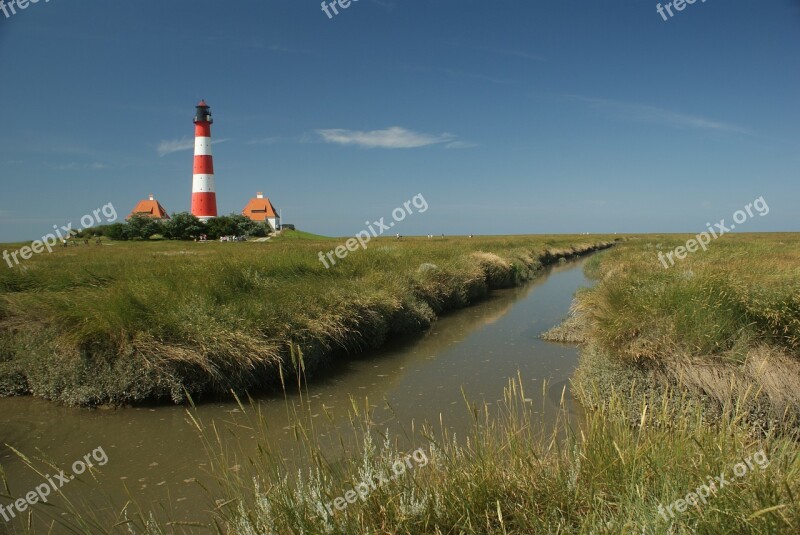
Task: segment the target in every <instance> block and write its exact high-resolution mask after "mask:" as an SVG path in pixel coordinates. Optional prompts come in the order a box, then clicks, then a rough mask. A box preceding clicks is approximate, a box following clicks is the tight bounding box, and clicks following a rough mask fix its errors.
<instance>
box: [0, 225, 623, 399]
mask: <svg viewBox="0 0 800 535" xmlns="http://www.w3.org/2000/svg"><path fill="white" fill-rule="evenodd" d="M340 242H342V243H343V240H332V239H324V240H322V239H317V238H315V237H314V236H310V235H306V234H301V233H287V234H286V235H285V236H281V237H279V238H275V239H273V240H271V241H269V242H266V243H253V242H247V243H217V242H210V243H185V242H163V241H162V242H125V243H123V242H111V243H106V244H105V245H103V246H95V245H92V246H89V247H75V248H65V249H57V250H56V251H55V252H54V253H52V254H49V255H48V254H42V255H36V256H34V257H33V258H32V259H31V260H29V261H27V262H25V263H24V264H22V265H21V266H20V267H17V268H15V269H13V270H12V269H8V268H7V267H3V269H0V395H20V394H32V395H36V396H40V397H43V398H46V399H52V400H56V401H59V402H62V403H65V404H69V405H88V406H96V405H116V406H118V405H126V404H133V403H138V402H142V401H151V400H160V401H167V402H168V401H173V402H181V401H183V400H185V393H186V392H188V393H190V394H191V395H193V396H195V397H199V396H202V395H204V394H208V395H212V396H213V395H227V394H228V392H229V391H230V390H234V391H236V392H238V393H244V392H246V391H257V390H269V389H273V388H277V387H278V384H279V377H278V374H277V370H278V364H279V363H281V362H283V363H286V362H287V359H288V358H289V353H290V350H289V348H290V347H291V346H292V345H297V346H299V347H301V348H302V349H303V351H304V353H305V356H306V366H307V372H308V374H309V376H314V375H316V374H319V373H322V371H323V370H324V369H325V367H326V366H327V365H329V363H330V362H331V360H332V359H337V358H341V357H342V355H346V354H348V353H357V352H360V351H364V350H367V349H371V348H375V347H378V346H380V345H381V344H383V343H384V341H385V340H387V339H388V338H389V337H391V336H395V335H398V334H408V333H413V332H420V331H423V330H424V329H426V328H427V327H428V326H430V324H431V322H433V321H435V319H436V318H437V316H438V315H440V314H442V313H444V312H447V311H449V310H453V309H456V308H461V307H465V306H468V305H470V304H472V303H474V302H476V301H478V300H480V299H482V298H483V297H485V296H486V295H487V294H488V292H489V291H490V290H491V289H493V288H500V287H508V286H513V285H518V284H521V283H522V282H524V281H526V280H528V279H530V278H532V277H533V276H535V274H536V273H537V272H538V270H539V269H540V268H541V267H542V264H543V263H547V262H551V261H553V259H556V258H558V257H561V256H573V255H575V254H579V253H581V252H586V251H588V250H591V249H592V248H595V247H598V246H605V245H607V244H609V243H610V240H609V239H608V238H607V237H602V236H600V237H585V236H584V237H578V236H560V237H547V236H515V237H494V238H474V239H468V238H446V239H436V240H427V239H409V238H405V239H403V240H394V239H376V240H373V241H372V242H370V244H369V247H368V248H367V249H366V250H363V251H362V250H358V251H355V252H352V253H350V254H349V255H348V256H347V258H345V259H343V260H338V262H337V264H336V265H335V266H332V267H331V269H325V267H324V266H323V265H322V263H321V262H320V261H319V260H318V253H319V252H320V251H323V252H324V251H329V250H330V249H331V248H332V247H335V246H336V245H338V244H340Z"/></svg>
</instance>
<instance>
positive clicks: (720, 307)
mask: <svg viewBox="0 0 800 535" xmlns="http://www.w3.org/2000/svg"><path fill="white" fill-rule="evenodd" d="M684 242H685V238H681V237H678V236H646V237H645V236H642V237H637V238H636V239H633V240H631V241H630V242H628V243H626V244H625V245H624V246H621V247H619V248H617V249H615V250H613V251H608V252H607V253H605V254H603V255H599V256H597V257H595V258H593V259H591V260H590V261H589V263H588V264H587V271H588V272H589V273H590V274H591V275H593V276H595V277H597V278H598V280H599V283H598V284H597V285H596V286H595V287H594V288H592V289H591V290H586V291H584V292H581V293H579V295H578V296H577V301H576V304H575V306H574V309H575V313H576V314H577V316H578V318H579V321H578V323H582V324H583V326H584V329H583V332H582V334H581V335H580V336H584V337H585V338H586V341H587V347H586V349H585V350H584V352H583V360H582V364H581V367H580V369H579V372H578V375H577V379H578V382H581V383H584V384H589V383H592V384H593V385H594V387H593V388H586V389H584V390H582V391H581V392H582V395H583V401H584V402H585V403H586V404H588V405H592V406H594V405H597V404H601V403H602V402H603V398H604V397H605V393H606V391H607V390H608V389H610V388H612V387H615V388H617V389H622V390H624V391H628V392H631V393H632V395H631V396H630V399H632V400H634V401H635V402H634V403H632V404H631V407H630V410H629V412H630V415H631V418H632V419H635V418H636V412H637V410H638V408H639V404H638V402H639V400H640V399H641V398H646V399H650V400H651V403H653V404H655V405H658V404H659V399H660V398H661V397H663V395H664V393H665V391H666V390H667V389H675V390H677V391H679V392H685V393H687V394H688V400H689V401H688V402H692V403H699V404H700V405H702V406H703V407H704V408H705V410H706V414H707V416H708V417H711V418H716V417H718V416H719V415H720V414H721V413H722V412H724V411H728V410H730V408H731V407H735V406H739V407H741V408H742V409H743V410H744V411H745V412H746V413H747V414H748V420H749V421H750V423H751V424H752V425H753V426H754V427H755V428H757V429H759V430H760V432H763V431H764V429H767V428H770V427H772V426H775V425H784V426H785V425H786V424H787V422H788V423H789V424H788V425H789V427H790V428H793V427H794V424H795V423H796V422H797V421H798V418H800V236H798V235H792V234H768V235H758V234H752V235H734V236H726V237H725V238H724V239H721V240H717V241H715V242H714V243H712V244H711V245H710V246H709V250H708V251H705V252H704V251H698V252H696V253H694V254H690V255H689V256H688V258H687V259H686V260H684V261H681V262H678V264H676V265H675V266H672V267H669V268H664V266H663V264H662V263H661V262H660V261H659V258H658V253H659V252H666V251H667V250H672V249H673V248H674V247H676V246H678V245H683V243H684ZM574 323H575V322H574V320H573V327H574V326H575V325H574ZM580 330H581V329H578V331H580Z"/></svg>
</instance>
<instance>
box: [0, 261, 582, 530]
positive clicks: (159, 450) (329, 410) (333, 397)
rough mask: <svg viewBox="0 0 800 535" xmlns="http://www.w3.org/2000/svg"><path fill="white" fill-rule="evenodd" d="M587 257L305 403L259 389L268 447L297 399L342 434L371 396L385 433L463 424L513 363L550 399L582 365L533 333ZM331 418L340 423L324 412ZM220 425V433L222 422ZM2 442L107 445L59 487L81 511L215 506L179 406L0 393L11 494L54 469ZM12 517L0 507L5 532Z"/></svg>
mask: <svg viewBox="0 0 800 535" xmlns="http://www.w3.org/2000/svg"><path fill="white" fill-rule="evenodd" d="M582 263H583V261H578V262H572V263H568V264H565V265H560V266H556V267H553V268H551V269H549V270H548V271H547V272H546V273H545V274H544V275H543V276H541V277H539V278H538V279H537V280H535V281H534V282H532V283H530V284H528V285H527V286H525V287H522V288H516V289H511V290H502V291H497V292H494V293H493V295H492V297H491V298H490V299H488V300H486V301H484V302H482V303H480V304H479V305H477V306H474V307H471V308H468V309H465V310H461V311H458V312H456V313H453V314H450V315H448V316H446V317H444V318H442V319H440V320H439V321H438V322H436V323H435V324H434V326H433V327H432V329H431V330H430V331H429V332H427V333H425V334H424V335H420V336H416V337H413V338H410V339H406V340H402V341H396V342H393V343H392V344H390V345H389V346H387V347H385V348H384V349H382V350H381V351H379V352H375V353H371V354H369V355H364V356H362V357H359V358H354V359H352V360H349V361H347V362H345V363H343V364H341V365H339V366H338V367H337V368H336V369H335V370H332V372H331V373H330V374H329V376H328V378H326V379H324V380H321V381H317V382H315V383H314V384H312V385H310V386H309V387H308V391H307V400H308V401H309V404H308V405H302V407H301V405H300V403H299V397H298V396H291V395H290V396H288V397H287V398H284V397H283V396H271V397H264V398H261V399H259V400H257V401H256V402H255V403H257V405H258V406H259V408H260V410H261V412H262V415H263V418H264V420H265V421H266V422H267V423H268V426H269V435H268V436H269V438H268V442H269V443H270V447H271V448H272V447H274V448H275V449H276V450H280V451H281V452H282V453H281V455H282V456H286V457H289V460H290V461H291V455H292V454H291V450H292V447H293V444H294V443H295V442H294V439H293V430H292V428H291V427H290V426H289V422H290V417H289V415H288V412H289V411H290V410H291V409H292V408H296V409H297V408H298V407H300V408H299V409H297V410H300V411H302V412H304V413H305V414H308V415H309V418H310V419H311V421H313V422H315V424H314V425H315V426H317V425H318V428H317V431H318V433H319V434H320V436H321V437H322V439H323V440H325V439H329V440H330V441H331V443H332V444H333V443H338V441H339V440H340V437H339V432H338V430H337V429H336V426H337V425H339V426H342V427H343V428H348V429H349V427H350V423H349V421H348V412H349V411H350V410H351V408H352V405H351V403H352V402H353V401H354V402H356V403H357V404H358V405H359V406H360V407H365V406H368V407H369V408H370V411H371V417H372V420H373V421H374V422H376V423H378V424H379V427H380V428H381V429H388V430H389V431H390V432H391V433H399V434H401V435H406V436H408V435H410V434H411V433H412V431H411V430H412V429H414V428H415V429H419V426H420V424H422V423H423V422H426V421H427V422H436V423H437V425H438V422H439V420H440V417H441V418H442V420H443V421H444V422H445V424H446V426H447V427H448V428H449V429H451V430H453V431H455V432H456V433H457V435H460V436H464V435H465V434H466V432H467V431H468V430H469V428H470V417H469V414H468V411H467V410H466V408H465V407H466V406H465V401H464V398H465V397H466V398H467V399H469V400H470V401H473V402H483V401H485V402H487V403H492V404H495V403H497V402H498V401H499V400H500V399H502V395H503V388H504V387H505V386H506V385H507V383H508V379H509V378H510V377H514V376H516V375H517V372H518V371H519V372H520V373H521V376H522V377H523V379H524V381H525V387H526V389H527V391H528V392H529V397H532V398H536V397H538V398H539V399H540V400H541V399H542V398H541V396H542V395H541V385H542V381H547V382H548V383H550V384H551V385H553V387H554V391H555V393H553V394H552V399H549V400H548V399H545V400H544V403H539V405H546V404H552V405H556V404H557V403H558V394H557V393H560V391H561V387H562V386H564V385H566V384H567V381H568V379H569V377H570V375H571V373H572V371H573V370H574V368H575V366H576V365H577V350H576V349H575V348H573V347H570V346H564V345H558V344H550V343H547V342H543V341H541V340H539V339H538V338H537V337H538V335H539V334H540V333H541V332H543V331H545V330H547V329H549V328H550V327H552V326H553V325H555V324H557V323H558V322H559V321H560V319H562V318H563V317H564V315H565V314H566V313H567V311H568V309H569V305H570V302H571V300H572V295H573V294H574V292H575V291H576V290H577V289H578V288H579V287H581V286H588V285H589V284H590V283H589V281H587V280H586V279H585V278H584V276H583V270H582ZM193 413H194V414H195V415H196V417H198V418H201V419H202V420H203V422H205V423H206V424H209V423H211V422H215V423H217V425H218V427H219V428H220V429H222V430H225V429H226V428H230V427H233V424H231V422H233V421H234V420H236V421H239V422H241V419H242V415H241V414H240V411H239V409H238V407H237V405H236V403H234V402H214V403H205V404H202V405H200V406H199V407H197V409H196V410H195V411H194V412H193ZM331 418H332V419H333V421H334V422H338V423H334V424H331V423H330V422H331ZM236 430H237V431H236V435H237V437H238V438H237V439H236V443H237V444H238V446H239V447H243V448H244V449H245V450H247V448H249V447H252V446H253V444H254V443H255V441H254V440H253V439H252V438H251V436H252V432H251V431H249V430H247V429H246V428H242V427H237V428H236ZM223 435H224V436H227V434H226V433H225V432H224V431H223ZM5 444H7V445H9V446H11V447H13V448H15V449H17V450H19V451H21V452H23V453H25V454H26V455H29V456H34V457H41V458H46V459H48V460H50V461H51V462H54V463H55V464H57V465H58V466H59V467H60V468H66V469H69V467H70V466H71V465H72V464H73V463H74V462H75V461H77V460H80V459H84V458H85V456H86V455H87V454H90V453H91V452H93V451H97V449H98V448H102V454H105V457H107V462H106V463H104V466H102V468H101V469H100V470H101V473H100V474H99V475H98V476H97V477H96V479H94V478H91V477H86V476H85V475H84V476H81V477H79V478H77V479H76V480H74V481H70V482H69V483H68V484H65V485H64V486H63V488H62V489H61V491H62V492H63V493H64V496H65V497H66V498H68V499H69V500H71V501H72V502H73V503H74V507H75V508H76V509H77V510H79V511H80V512H81V513H82V514H83V515H89V516H91V515H92V514H94V513H99V514H103V513H104V512H107V511H108V509H109V508H111V507H113V508H114V509H116V510H117V511H118V510H119V509H120V508H121V507H122V505H124V504H125V502H126V501H128V500H129V499H133V500H135V501H136V502H137V504H138V505H139V506H140V507H142V508H143V509H150V508H153V509H161V508H162V506H166V507H167V508H169V509H170V510H171V511H172V512H171V514H170V516H171V517H172V518H173V519H178V520H192V519H204V518H205V514H206V513H205V511H208V510H209V509H210V508H212V507H213V501H214V499H213V498H214V497H213V495H209V494H208V493H207V492H205V491H204V490H203V489H202V487H201V485H199V484H198V481H199V482H201V483H208V482H209V481H210V476H209V475H208V471H209V460H208V459H209V457H208V454H207V453H206V451H205V449H204V448H203V445H202V443H201V441H200V440H199V439H198V435H197V432H196V430H195V429H194V428H193V426H192V425H191V423H190V422H189V421H188V418H187V411H186V408H185V407H158V408H135V409H124V410H117V411H88V410H79V409H68V408H63V407H59V406H56V405H54V404H51V403H48V402H44V401H40V400H36V399H31V398H11V399H0V445H2V446H0V448H1V449H0V465H1V466H2V468H3V471H4V472H5V480H6V482H7V484H8V486H9V488H10V495H11V496H13V497H14V498H18V497H20V496H24V495H25V494H26V493H27V492H28V491H31V490H34V489H35V488H36V487H37V486H38V485H41V484H42V483H43V482H44V481H45V479H44V477H43V476H44V475H52V474H54V473H55V472H56V471H54V470H52V469H50V470H48V471H47V472H48V473H42V474H36V473H35V472H33V471H32V470H31V469H30V468H28V467H26V466H25V463H24V462H23V461H22V460H20V459H19V458H18V457H17V456H16V455H15V454H14V453H13V452H12V451H11V450H10V449H9V448H8V447H6V446H5ZM332 451H333V450H332ZM287 452H289V453H287ZM97 453H98V458H99V459H101V460H102V459H103V458H104V456H103V455H102V454H101V453H100V452H97ZM351 454H352V453H351ZM332 455H333V456H335V455H348V453H347V452H339V453H332ZM90 460H91V458H90ZM94 464H99V463H97V462H94ZM243 464H246V463H243ZM230 468H232V469H234V470H238V469H241V468H240V466H238V465H237V466H231V467H230ZM68 471H69V470H68ZM43 472H44V469H43ZM56 484H58V481H56ZM7 494H9V492H7V490H6V489H5V485H4V484H2V483H1V482H0V505H8V504H9V503H10V502H11V501H12V500H11V499H10V498H9V497H8V496H7ZM212 494H213V493H212ZM159 503H160V504H161V505H160V506H158V507H156V504H159ZM90 504H91V505H90ZM35 510H36V511H37V512H36V516H37V517H42V516H45V515H50V517H51V518H53V517H55V518H66V517H65V516H64V515H63V513H61V512H60V511H59V510H58V509H56V508H54V507H42V506H41V505H37V506H36V509H35ZM6 514H8V513H6ZM14 525H15V524H14V522H13V521H12V522H11V523H7V522H5V521H4V519H3V517H2V516H0V533H3V532H4V531H10V528H11V527H12V526H14ZM16 525H17V526H18V524H16ZM11 529H13V528H11ZM62 530H65V528H63V527H62V528H56V530H55V531H53V532H54V533H59V532H62ZM37 531H38V530H37ZM42 532H45V533H46V531H42ZM63 532H67V531H63Z"/></svg>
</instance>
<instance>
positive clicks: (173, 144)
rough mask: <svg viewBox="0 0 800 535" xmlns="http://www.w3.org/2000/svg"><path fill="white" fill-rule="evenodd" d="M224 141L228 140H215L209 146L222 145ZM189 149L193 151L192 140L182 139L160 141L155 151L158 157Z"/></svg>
mask: <svg viewBox="0 0 800 535" xmlns="http://www.w3.org/2000/svg"><path fill="white" fill-rule="evenodd" d="M225 141H228V140H227V139H215V140H213V141H212V142H211V144H212V145H216V144H217V143H223V142H225ZM189 149H194V138H189V137H182V138H181V139H172V140H166V141H162V142H161V143H159V144H158V149H157V150H158V155H159V156H166V155H167V154H172V153H173V152H180V151H183V150H189Z"/></svg>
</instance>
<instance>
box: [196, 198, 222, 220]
mask: <svg viewBox="0 0 800 535" xmlns="http://www.w3.org/2000/svg"><path fill="white" fill-rule="evenodd" d="M192 215H194V216H195V217H197V218H198V219H200V220H201V221H208V220H209V219H211V218H214V217H217V194H216V193H214V192H210V191H204V192H195V193H192Z"/></svg>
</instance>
